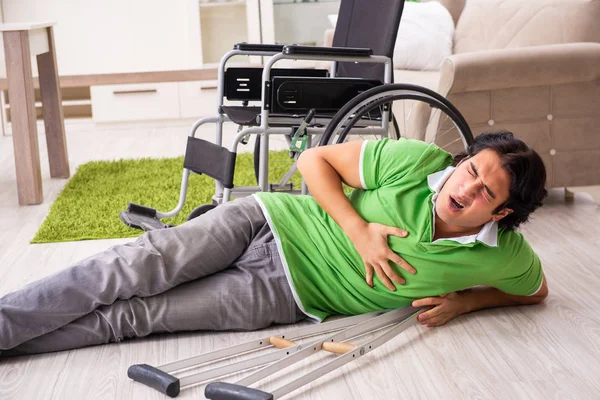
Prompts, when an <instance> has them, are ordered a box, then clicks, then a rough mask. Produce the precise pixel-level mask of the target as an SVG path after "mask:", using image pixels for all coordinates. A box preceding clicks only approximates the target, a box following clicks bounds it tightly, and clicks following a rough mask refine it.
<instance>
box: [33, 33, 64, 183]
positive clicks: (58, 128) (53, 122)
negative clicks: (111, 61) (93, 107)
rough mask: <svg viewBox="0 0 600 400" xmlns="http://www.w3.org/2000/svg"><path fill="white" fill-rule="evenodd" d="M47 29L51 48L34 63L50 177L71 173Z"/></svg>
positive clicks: (54, 53)
mask: <svg viewBox="0 0 600 400" xmlns="http://www.w3.org/2000/svg"><path fill="white" fill-rule="evenodd" d="M46 30H47V32H48V33H47V36H48V47H49V49H50V50H49V51H48V52H47V53H42V54H38V56H37V65H38V73H39V76H40V94H41V97H42V110H43V112H44V127H45V128H46V143H47V145H48V161H50V176H51V177H53V178H68V177H69V175H70V173H69V156H68V153H67V141H66V138H65V123H64V116H63V108H62V99H61V94H60V86H59V81H58V68H57V67H56V51H55V48H54V33H53V30H52V27H48V28H46Z"/></svg>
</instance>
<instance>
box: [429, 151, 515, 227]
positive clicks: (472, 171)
mask: <svg viewBox="0 0 600 400" xmlns="http://www.w3.org/2000/svg"><path fill="white" fill-rule="evenodd" d="M510 180H511V178H510V175H509V173H508V172H507V171H506V170H504V168H502V161H501V159H500V156H499V155H498V154H497V153H496V152H495V151H493V150H489V149H487V150H483V151H481V152H479V153H478V154H477V155H475V156H474V157H472V158H466V159H464V160H463V161H462V162H461V163H460V164H459V165H458V166H457V167H456V170H455V171H454V173H453V174H452V175H451V176H450V178H448V180H447V181H446V183H445V184H444V186H443V187H442V190H441V191H440V194H439V196H438V199H437V201H436V213H437V215H438V216H439V217H440V218H441V219H442V221H444V222H445V223H446V224H449V225H450V226H455V227H460V228H475V227H479V226H481V225H483V224H485V223H486V222H488V221H490V220H495V221H498V220H500V219H502V218H504V217H505V216H506V215H508V214H510V213H511V212H512V210H510V209H507V208H505V209H502V210H500V212H499V213H498V214H493V212H494V210H496V208H498V206H500V205H502V204H504V203H505V202H506V201H507V200H508V196H509V189H510V183H511V182H510Z"/></svg>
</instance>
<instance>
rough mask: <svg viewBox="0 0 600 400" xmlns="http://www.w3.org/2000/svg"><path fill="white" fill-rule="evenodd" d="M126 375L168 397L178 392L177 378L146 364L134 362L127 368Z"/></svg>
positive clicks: (174, 395)
mask: <svg viewBox="0 0 600 400" xmlns="http://www.w3.org/2000/svg"><path fill="white" fill-rule="evenodd" d="M127 376H128V377H129V378H131V379H133V380H134V381H136V382H140V383H143V384H144V385H146V386H150V387H151V388H152V389H156V390H158V391H159V392H161V393H164V394H166V395H167V396H169V397H176V396H177V395H178V394H179V390H180V387H179V379H177V378H176V377H174V376H173V375H170V374H167V373H166V372H165V371H162V370H160V369H158V368H155V367H153V366H151V365H148V364H135V365H132V366H131V367H129V368H128V369H127Z"/></svg>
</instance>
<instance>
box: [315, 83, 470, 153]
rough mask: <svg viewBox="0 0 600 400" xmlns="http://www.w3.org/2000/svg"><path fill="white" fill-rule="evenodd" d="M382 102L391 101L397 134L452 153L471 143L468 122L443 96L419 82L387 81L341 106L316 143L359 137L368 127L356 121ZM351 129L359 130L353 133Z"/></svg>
mask: <svg viewBox="0 0 600 400" xmlns="http://www.w3.org/2000/svg"><path fill="white" fill-rule="evenodd" d="M385 104H392V110H393V112H394V116H395V117H396V118H397V119H398V122H397V126H398V128H397V129H399V131H400V137H407V138H416V139H420V140H423V141H426V142H428V143H435V144H436V145H438V146H440V147H441V148H443V149H444V150H446V151H448V152H450V153H451V154H453V155H455V154H458V153H461V152H463V151H465V150H466V148H467V147H468V146H469V145H470V144H471V143H473V134H472V133H471V130H470V128H469V125H468V124H467V122H466V120H465V119H464V117H463V116H462V115H461V114H460V112H459V111H458V110H457V109H456V107H454V106H453V105H452V103H450V102H449V101H448V100H447V99H446V98H444V97H443V96H441V95H440V94H438V93H436V92H434V91H432V90H429V89H427V88H423V87H420V86H416V85H407V84H391V85H382V86H378V87H375V88H372V89H369V90H367V91H365V92H363V93H361V94H360V95H358V96H356V97H355V98H354V99H353V100H352V101H350V102H349V103H347V104H346V105H345V106H344V107H342V108H341V109H340V111H338V113H337V114H336V115H335V116H334V117H333V119H332V120H331V123H330V124H329V125H328V126H327V129H326V130H325V133H324V134H323V136H322V138H321V141H320V142H319V145H320V146H323V145H327V144H333V143H343V142H345V141H349V140H356V139H361V138H362V137H363V136H364V132H368V130H369V128H359V129H357V127H358V126H360V121H361V120H364V119H365V118H367V117H368V115H369V113H371V112H372V111H373V110H376V109H379V108H381V107H383V106H384V105H385ZM355 132H361V134H360V135H358V136H355V134H354V133H355ZM389 136H392V135H389Z"/></svg>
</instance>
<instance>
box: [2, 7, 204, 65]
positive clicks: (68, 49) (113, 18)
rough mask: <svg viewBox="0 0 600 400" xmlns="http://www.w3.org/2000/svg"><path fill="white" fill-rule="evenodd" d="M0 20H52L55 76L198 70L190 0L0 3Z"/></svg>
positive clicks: (195, 28)
mask: <svg viewBox="0 0 600 400" xmlns="http://www.w3.org/2000/svg"><path fill="white" fill-rule="evenodd" d="M2 7H3V10H4V22H7V23H9V22H35V21H56V22H57V25H56V26H55V27H54V32H55V41H56V53H57V60H58V70H59V73H60V74H61V75H77V74H95V73H115V72H140V71H157V70H176V69H189V68H201V66H202V56H201V48H200V25H199V15H198V12H199V11H198V2H197V1H195V0H175V1H169V0H101V1H100V0H96V1H85V0H51V1H44V0H2Z"/></svg>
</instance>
